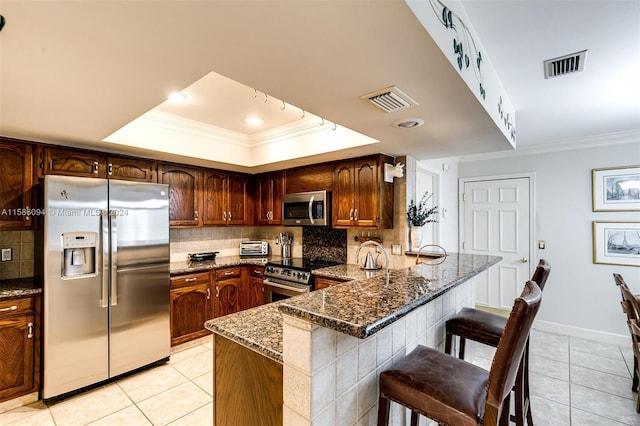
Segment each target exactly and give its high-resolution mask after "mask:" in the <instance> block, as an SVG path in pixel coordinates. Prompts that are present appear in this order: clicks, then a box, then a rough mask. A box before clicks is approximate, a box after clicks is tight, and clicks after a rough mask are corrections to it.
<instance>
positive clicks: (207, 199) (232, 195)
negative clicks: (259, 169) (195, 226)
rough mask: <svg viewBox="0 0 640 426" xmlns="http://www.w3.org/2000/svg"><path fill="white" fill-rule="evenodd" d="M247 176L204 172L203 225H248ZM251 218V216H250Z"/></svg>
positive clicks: (249, 222) (211, 171)
mask: <svg viewBox="0 0 640 426" xmlns="http://www.w3.org/2000/svg"><path fill="white" fill-rule="evenodd" d="M249 178H250V177H249V175H245V174H240V173H229V172H226V171H224V170H214V169H207V170H205V172H204V190H203V192H204V216H203V218H202V219H203V220H202V223H203V224H204V225H249V224H251V223H252V220H251V218H250V215H249V212H250V211H251V209H250V206H251V200H250V198H249ZM251 217H252V216H251Z"/></svg>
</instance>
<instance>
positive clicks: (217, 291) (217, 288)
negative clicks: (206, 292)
mask: <svg viewBox="0 0 640 426" xmlns="http://www.w3.org/2000/svg"><path fill="white" fill-rule="evenodd" d="M216 297H220V287H218V286H216Z"/></svg>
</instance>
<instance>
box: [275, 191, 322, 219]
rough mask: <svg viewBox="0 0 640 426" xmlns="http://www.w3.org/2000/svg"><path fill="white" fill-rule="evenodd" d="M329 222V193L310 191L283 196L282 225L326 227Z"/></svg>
mask: <svg viewBox="0 0 640 426" xmlns="http://www.w3.org/2000/svg"><path fill="white" fill-rule="evenodd" d="M330 222H331V193H330V192H327V191H312V192H298V193H296V194H285V195H283V197H282V224H283V225H298V226H327V225H329V223H330Z"/></svg>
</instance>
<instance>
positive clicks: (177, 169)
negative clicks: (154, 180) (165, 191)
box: [158, 163, 202, 226]
mask: <svg viewBox="0 0 640 426" xmlns="http://www.w3.org/2000/svg"><path fill="white" fill-rule="evenodd" d="M158 183H164V184H167V185H169V225H170V226H198V225H199V224H200V210H201V208H200V205H201V201H200V199H201V190H202V189H201V188H202V169H200V168H197V167H187V166H180V165H175V164H167V163H160V164H159V165H158Z"/></svg>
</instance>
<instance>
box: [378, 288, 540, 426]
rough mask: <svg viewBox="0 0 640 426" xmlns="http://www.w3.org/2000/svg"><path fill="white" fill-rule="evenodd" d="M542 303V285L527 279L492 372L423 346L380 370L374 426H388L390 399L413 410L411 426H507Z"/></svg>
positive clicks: (494, 360) (498, 350)
mask: <svg viewBox="0 0 640 426" xmlns="http://www.w3.org/2000/svg"><path fill="white" fill-rule="evenodd" d="M541 300H542V292H541V290H540V287H538V285H537V284H536V283H535V282H533V281H528V282H527V283H526V284H525V286H524V289H523V291H522V294H521V295H520V297H519V298H517V299H516V300H515V301H514V305H513V309H512V310H511V314H510V315H509V319H508V320H507V323H506V325H505V327H504V332H503V334H502V338H501V339H500V342H499V343H498V347H497V348H496V354H495V356H494V358H493V362H492V363H491V370H490V371H486V370H484V369H482V368H480V367H477V366H475V365H473V364H471V363H468V362H466V361H464V360H461V359H459V358H456V357H454V356H451V355H449V354H446V353H441V352H438V351H437V350H435V349H431V348H427V347H424V346H417V347H416V349H414V350H413V351H412V352H411V353H410V354H408V355H405V356H404V357H402V358H400V359H399V360H397V362H396V363H395V365H394V366H393V367H391V368H389V369H387V370H385V371H382V372H381V373H380V377H379V379H380V380H379V390H380V396H379V400H378V425H379V426H386V425H388V424H389V417H390V414H389V413H390V405H391V401H394V402H396V403H398V404H401V405H403V406H405V407H407V408H409V409H410V410H411V425H412V426H417V425H418V423H419V422H418V421H419V415H420V414H422V415H423V416H426V417H428V418H431V419H433V420H435V421H436V422H438V424H441V425H452V426H471V425H483V426H497V425H498V424H499V425H500V426H506V425H508V423H509V402H510V399H511V389H512V388H513V386H514V384H515V382H516V376H518V371H519V370H520V365H521V363H520V360H521V359H522V355H523V354H524V350H525V346H526V344H527V341H528V339H529V330H531V325H532V324H533V320H534V319H535V316H536V313H537V312H538V309H539V308H540V301H541Z"/></svg>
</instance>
